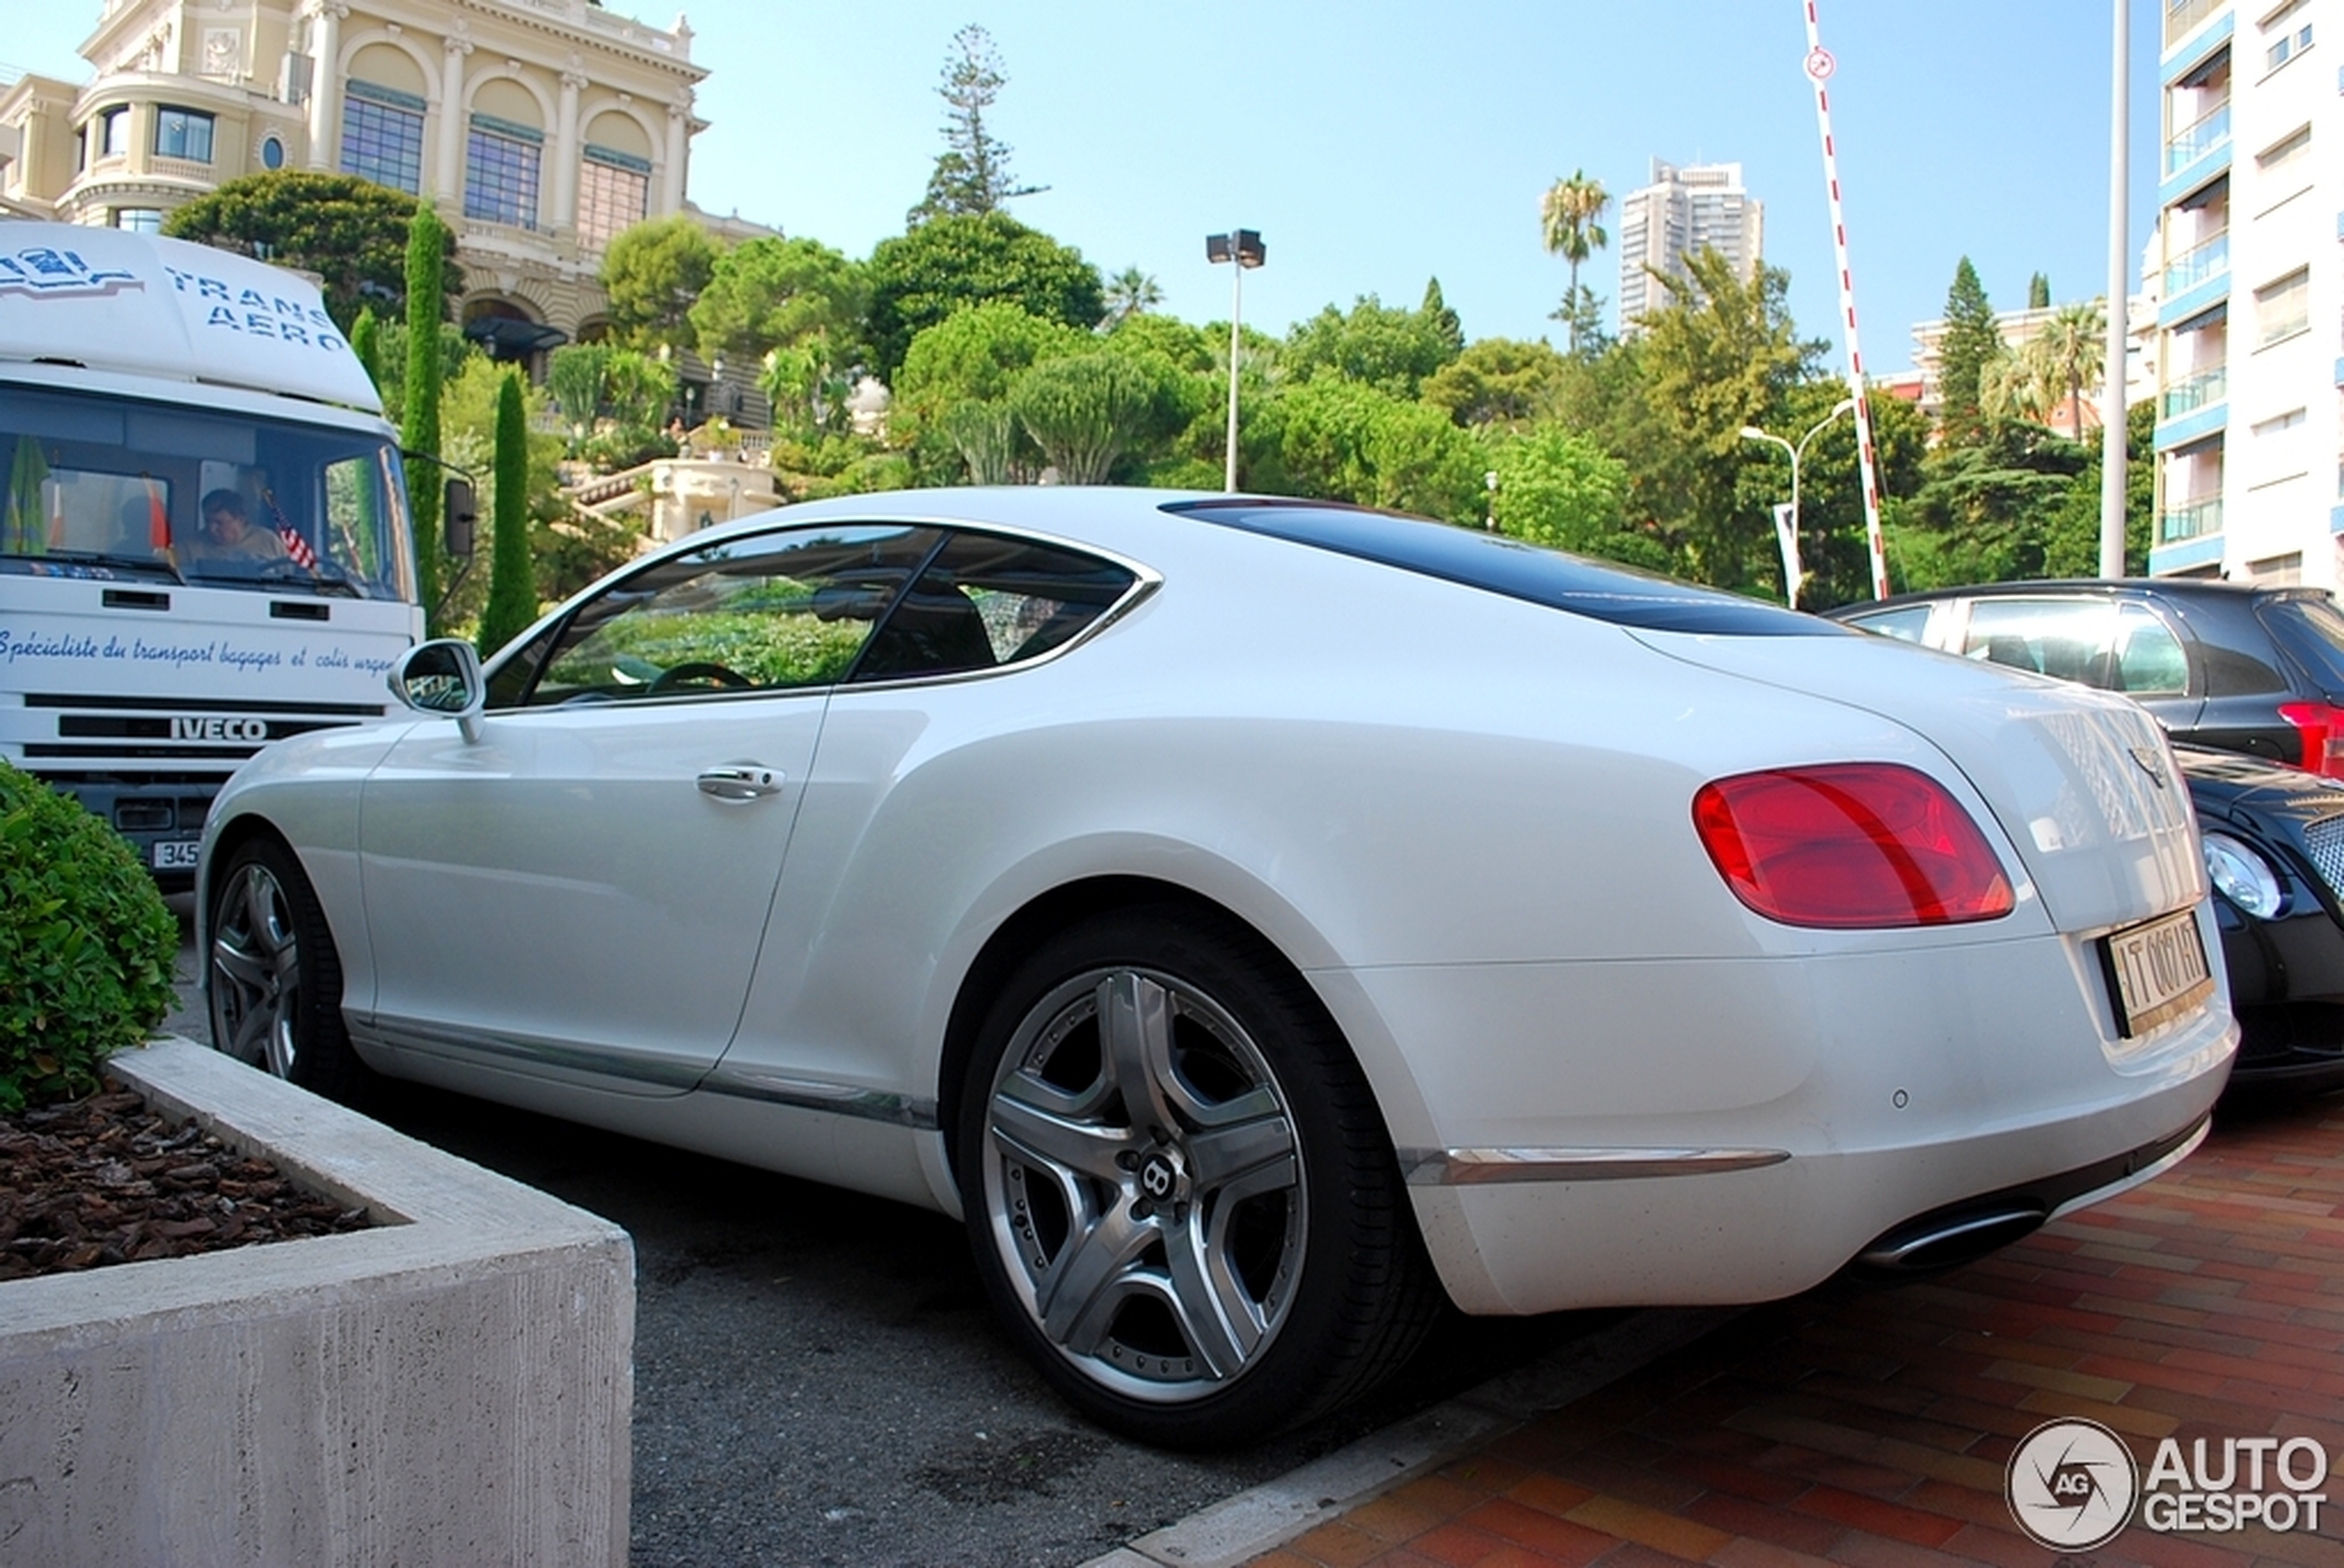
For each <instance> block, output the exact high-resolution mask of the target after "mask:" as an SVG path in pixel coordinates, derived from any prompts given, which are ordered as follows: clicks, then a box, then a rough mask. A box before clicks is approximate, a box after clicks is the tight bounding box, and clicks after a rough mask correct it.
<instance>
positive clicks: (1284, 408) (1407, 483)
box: [1255, 376, 1487, 522]
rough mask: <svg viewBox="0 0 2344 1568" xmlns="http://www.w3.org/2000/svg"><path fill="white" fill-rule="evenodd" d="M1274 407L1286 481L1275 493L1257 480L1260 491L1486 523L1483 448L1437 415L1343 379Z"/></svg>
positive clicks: (1306, 387)
mask: <svg viewBox="0 0 2344 1568" xmlns="http://www.w3.org/2000/svg"><path fill="white" fill-rule="evenodd" d="M1274 406H1275V408H1276V415H1275V427H1276V429H1277V430H1278V433H1279V437H1280V450H1279V454H1278V456H1279V469H1280V471H1281V472H1280V473H1279V474H1278V476H1277V482H1276V484H1275V485H1265V484H1261V483H1260V481H1258V480H1257V481H1256V482H1255V483H1256V485H1257V487H1259V488H1262V489H1276V490H1279V491H1282V492H1284V493H1286V494H1291V495H1298V496H1314V497H1322V498H1324V499H1328V500H1336V501H1353V502H1357V503H1358V504H1359V505H1361V506H1370V507H1388V508H1391V509H1395V510H1399V511H1406V512H1415V513H1418V514H1420V515H1422V516H1426V517H1433V518H1439V519H1441V520H1442V521H1448V522H1472V521H1479V520H1480V518H1481V515H1482V502H1483V497H1485V495H1486V494H1487V492H1486V490H1485V488H1484V486H1483V484H1482V478H1481V476H1482V473H1483V472H1484V469H1483V467H1482V463H1481V454H1480V450H1479V448H1478V447H1477V445H1476V443H1475V441H1474V439H1473V437H1471V436H1470V435H1468V434H1466V433H1465V431H1463V430H1460V429H1459V428H1457V426H1456V425H1453V424H1452V423H1450V420H1449V417H1448V416H1447V415H1446V414H1444V413H1441V411H1440V410H1439V409H1436V408H1432V407H1429V406H1428V405H1426V404H1424V403H1419V402H1412V401H1404V400H1402V399H1399V398H1395V397H1392V396H1390V395H1388V394H1386V393H1383V392H1381V391H1378V390H1377V389H1375V388H1374V387H1372V386H1369V385H1368V384H1367V383H1365V382H1361V381H1357V380H1353V379H1350V378H1347V377H1339V376H1326V377H1319V378H1317V379H1314V380H1310V381H1305V382H1302V383H1300V384H1298V385H1296V386H1292V387H1289V388H1287V389H1285V390H1284V391H1282V392H1281V393H1280V394H1279V395H1278V397H1277V399H1276V401H1275V404H1274Z"/></svg>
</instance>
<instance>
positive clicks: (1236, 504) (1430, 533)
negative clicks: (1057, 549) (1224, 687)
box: [1165, 497, 1860, 637]
mask: <svg viewBox="0 0 2344 1568" xmlns="http://www.w3.org/2000/svg"><path fill="white" fill-rule="evenodd" d="M1165 510H1166V511H1167V512H1178V513H1180V514H1182V515H1184V516H1188V517H1193V518H1197V519H1199V520H1200V521H1205V522H1214V523H1219V524H1220V525H1221V526H1223V527H1225V528H1241V529H1244V530H1246V531H1247V532H1248V533H1265V534H1268V535H1269V536H1271V537H1272V538H1274V539H1285V540H1288V541H1291V542H1292V543H1294V544H1297V545H1313V546H1315V547H1317V548H1319V549H1321V550H1333V551H1334V552H1335V553H1336V554H1338V555H1345V556H1353V557H1357V558H1358V559H1360V560H1365V561H1374V562H1377V563H1378V564H1380V565H1382V566H1388V567H1397V568H1399V569H1402V570H1404V571H1413V572H1418V573H1421V574H1422V575H1424V576H1426V577H1437V578H1440V579H1441V580H1442V581H1447V582H1457V583H1463V584H1464V585H1465V586H1466V587H1468V588H1478V589H1482V590H1484V591H1485V592H1490V593H1502V594H1504V595H1506V596H1507V597H1508V598H1511V599H1526V600H1528V601H1529V602H1530V603H1532V604H1545V605H1547V606H1549V608H1552V609H1557V610H1568V611H1570V612H1571V613H1572V614H1573V615H1579V616H1589V617H1590V618H1592V619H1595V620H1603V621H1610V622H1613V623H1614V624H1616V625H1619V626H1632V627H1638V628H1644V629H1645V630H1650V631H1683V632H1692V633H1695V634H1697V635H1709V636H1733V637H1851V636H1856V635H1860V634H1858V633H1855V632H1852V631H1850V630H1849V629H1848V628H1846V627H1842V626H1836V625H1834V624H1832V623H1831V622H1829V621H1824V620H1818V619H1817V618H1816V617H1814V616H1807V615H1801V614H1800V613H1799V612H1798V611H1796V610H1786V609H1781V608H1778V607H1777V606H1776V605H1773V604H1760V603H1759V602H1758V601H1756V600H1754V599H1744V598H1742V597H1741V596H1740V595H1739V594H1734V593H1721V592H1717V591H1716V589H1711V588H1696V587H1694V586H1692V584H1690V583H1685V582H1679V581H1676V580H1675V579H1674V578H1668V577H1659V576H1656V575H1654V574H1652V573H1650V572H1643V571H1638V570H1636V569H1634V568H1632V567H1623V566H1619V565H1616V564H1614V563H1611V562H1608V561H1593V560H1589V559H1587V558H1585V557H1582V556H1567V555H1564V554H1562V553H1561V551H1558V550H1547V549H1541V548H1539V547H1538V546H1537V545H1525V544H1523V543H1521V542H1520V541H1519V540H1514V539H1504V538H1501V537H1499V536H1497V535H1495V534H1490V533H1475V532H1474V531H1473V530H1471V529H1465V528H1457V527H1454V526H1453V525H1451V524H1449V523H1445V522H1433V521H1429V520H1428V519H1425V518H1415V517H1398V516H1394V515H1393V514H1392V513H1390V512H1379V511H1369V510H1367V509H1364V508H1352V507H1341V506H1332V505H1329V504H1327V503H1326V502H1323V501H1278V500H1263V499H1261V498H1258V497H1246V498H1244V499H1241V500H1240V499H1232V500H1205V501H1174V502H1171V503H1169V504H1167V505H1166V507H1165Z"/></svg>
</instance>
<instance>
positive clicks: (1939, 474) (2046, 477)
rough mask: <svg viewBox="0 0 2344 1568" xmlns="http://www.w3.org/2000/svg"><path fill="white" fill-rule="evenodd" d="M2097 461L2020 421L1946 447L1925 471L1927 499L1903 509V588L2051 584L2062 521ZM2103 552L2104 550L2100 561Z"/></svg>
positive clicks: (1898, 550)
mask: <svg viewBox="0 0 2344 1568" xmlns="http://www.w3.org/2000/svg"><path fill="white" fill-rule="evenodd" d="M2088 461H2089V454H2088V453H2087V452H2086V451H2085V449H2083V448H2082V447H2080V446H2078V445H2076V444H2075V442H2073V441H2070V440H2068V439H2067V438H2065V437H2062V436H2057V435H2053V434H2052V433H2051V432H2050V431H2048V430H2046V429H2044V428H2043V427H2042V426H2040V425H2023V424H2018V423H2015V422H2011V421H1992V422H1989V423H1988V424H1987V425H1984V426H1983V427H1982V429H1981V431H1980V433H1979V435H1978V437H1976V438H1974V439H1973V440H1971V441H1970V442H1968V443H1967V444H1966V445H1962V446H1955V445H1953V444H1951V443H1948V442H1940V443H1939V444H1938V445H1937V446H1936V447H1935V448H1934V449H1932V450H1931V452H1930V453H1929V456H1928V458H1927V459H1926V461H1924V462H1923V463H1922V465H1921V482H1920V486H1919V491H1918V493H1916V494H1915V495H1914V496H1913V497H1912V500H1911V502H1910V504H1909V505H1907V506H1905V507H1902V508H1899V509H1898V511H1897V523H1898V526H1897V529H1896V533H1895V534H1894V535H1893V536H1892V539H1891V545H1892V547H1893V549H1892V556H1891V567H1892V569H1894V571H1895V572H1896V576H1897V578H1898V584H1897V585H1898V586H1899V587H1903V588H1944V587H1952V586H1955V585H1957V584H1960V583H1965V582H1999V581H2006V580H2010V579H2015V578H2033V577H2041V576H2042V575H2044V572H2045V571H2046V569H2047V568H2048V563H2049V561H2050V557H2051V544H2050V542H2051V537H2052V535H2053V534H2054V533H2056V532H2057V528H2058V520H2059V517H2060V514H2061V512H2062V511H2063V509H2064V508H2065V507H2066V506H2067V504H2068V497H2069V496H2070V494H2071V492H2072V491H2073V490H2074V488H2075V484H2076V481H2077V476H2078V475H2080V474H2081V473H2083V472H2084V470H2085V468H2086V467H2087V465H2088ZM2095 504H2097V503H2095ZM2093 515H2094V518H2095V520H2097V516H2098V513H2097V512H2096V511H2095V513H2094V514H2093ZM2098 526H2099V525H2098V522H2097V521H2094V523H2093V527H2094V528H2095V529H2097V528H2098ZM2095 538H2097V535H2096V534H2095ZM2098 554H2099V552H2098V545H2097V544H2095V545H2094V548H2093V558H2094V559H2095V560H2097V559H2098Z"/></svg>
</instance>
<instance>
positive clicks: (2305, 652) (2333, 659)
mask: <svg viewBox="0 0 2344 1568" xmlns="http://www.w3.org/2000/svg"><path fill="white" fill-rule="evenodd" d="M2257 613H2258V615H2259V616H2260V618H2261V620H2262V622H2263V624H2264V625H2265V626H2266V627H2268V628H2270V630H2271V635H2272V636H2273V637H2275V638H2277V639H2278V643H2279V646H2280V647H2282V648H2284V649H2286V650H2287V651H2288V652H2290V653H2292V654H2294V655H2295V657H2296V658H2297V659H2299V660H2301V661H2302V664H2303V666H2304V668H2305V669H2307V670H2308V671H2310V672H2311V676H2312V679H2313V680H2314V681H2315V682H2317V683H2318V684H2319V687H2320V688H2321V689H2322V690H2323V691H2325V692H2326V693H2327V694H2328V695H2329V696H2330V697H2331V698H2333V697H2337V696H2344V610H2339V609H2338V607H2337V604H2336V601H2335V600H2334V599H2331V598H2329V597H2328V596H2327V595H2326V594H2324V593H2323V594H2313V593H2290V594H2289V595H2288V596H2287V597H2285V598H2283V599H2274V600H2271V601H2270V602H2268V603H2266V604H2263V605H2262V606H2260V608H2259V610H2258V612H2257Z"/></svg>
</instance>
